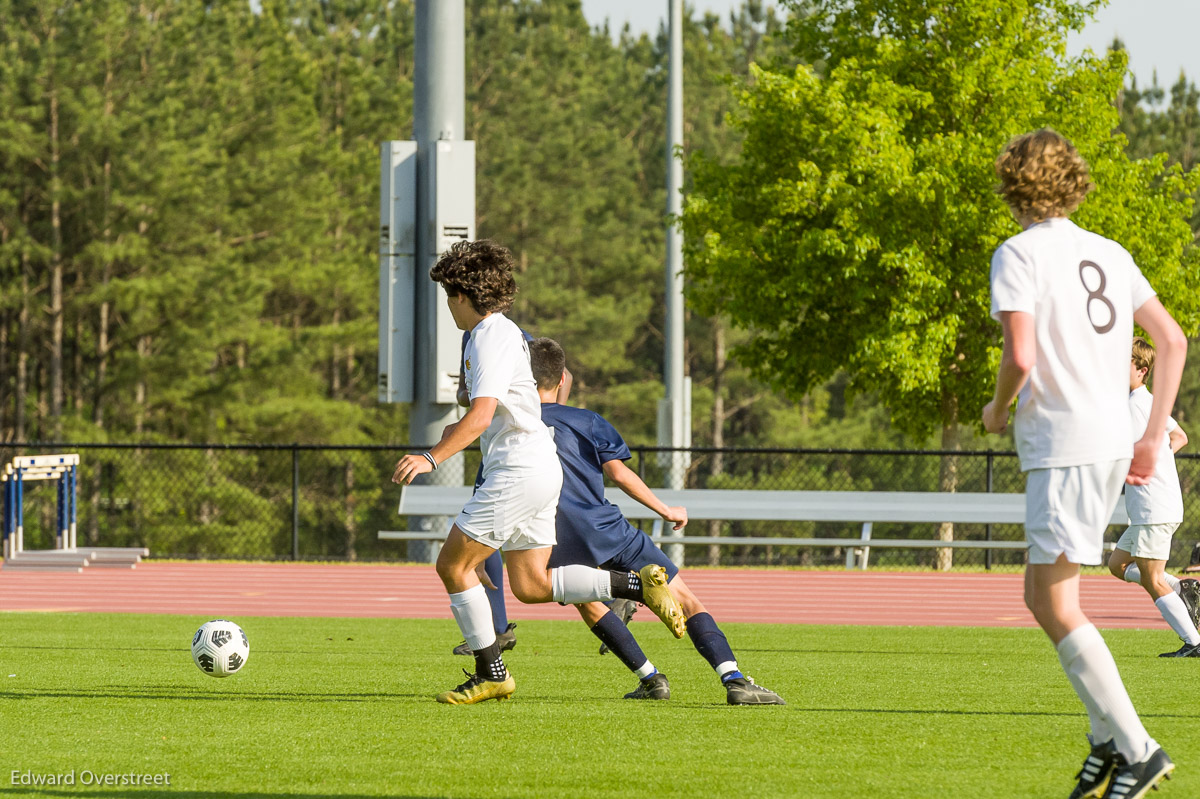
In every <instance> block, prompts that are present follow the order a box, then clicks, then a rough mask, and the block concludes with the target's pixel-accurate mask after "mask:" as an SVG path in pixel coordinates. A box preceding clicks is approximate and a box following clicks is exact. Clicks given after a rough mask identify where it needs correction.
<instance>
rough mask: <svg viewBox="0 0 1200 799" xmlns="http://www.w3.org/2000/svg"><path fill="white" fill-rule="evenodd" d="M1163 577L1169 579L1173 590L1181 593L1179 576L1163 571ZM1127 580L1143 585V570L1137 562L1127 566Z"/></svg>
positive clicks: (1168, 583)
mask: <svg viewBox="0 0 1200 799" xmlns="http://www.w3.org/2000/svg"><path fill="white" fill-rule="evenodd" d="M1163 579H1164V580H1166V581H1167V585H1169V586H1171V590H1172V591H1174V592H1175V593H1179V578H1178V577H1176V576H1174V575H1171V574H1167V573H1166V572H1163ZM1125 582H1127V583H1137V584H1138V585H1141V582H1142V571H1141V569H1139V568H1138V565H1137V564H1136V563H1130V564H1129V565H1128V566H1126V567H1125Z"/></svg>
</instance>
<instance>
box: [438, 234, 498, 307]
mask: <svg viewBox="0 0 1200 799" xmlns="http://www.w3.org/2000/svg"><path fill="white" fill-rule="evenodd" d="M429 277H430V279H431V280H433V281H434V282H436V283H440V284H441V286H442V288H444V289H445V290H446V293H447V294H449V295H451V296H455V297H456V296H458V295H460V294H461V295H466V297H467V299H469V300H470V301H471V305H472V307H474V308H475V310H476V312H478V313H481V314H489V313H495V312H500V313H503V312H504V311H507V310H508V309H509V308H511V307H512V304H513V298H514V297H516V296H517V281H516V280H514V279H513V257H512V253H510V252H509V251H508V248H507V247H502V246H500V245H499V244H497V243H496V242H494V241H492V240H490V239H479V240H478V241H456V242H455V243H454V244H453V245H452V246H451V247H450V249H449V250H447V251H446V253H445V255H443V256H442V257H441V258H439V259H438V262H437V263H436V264H434V265H433V268H432V269H430V270H429Z"/></svg>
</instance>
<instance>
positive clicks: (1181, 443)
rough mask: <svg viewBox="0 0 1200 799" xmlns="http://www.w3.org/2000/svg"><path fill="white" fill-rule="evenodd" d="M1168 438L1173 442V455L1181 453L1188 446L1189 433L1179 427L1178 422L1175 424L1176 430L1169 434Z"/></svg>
mask: <svg viewBox="0 0 1200 799" xmlns="http://www.w3.org/2000/svg"><path fill="white" fill-rule="evenodd" d="M1167 437H1168V438H1169V439H1170V441H1171V453H1172V454H1174V453H1176V452H1179V450H1181V449H1183V448H1184V447H1186V446H1187V444H1188V437H1187V433H1185V432H1184V431H1183V428H1182V427H1180V426H1179V423H1178V422H1176V423H1175V429H1174V430H1172V431H1171V432H1170V433H1168V434H1167Z"/></svg>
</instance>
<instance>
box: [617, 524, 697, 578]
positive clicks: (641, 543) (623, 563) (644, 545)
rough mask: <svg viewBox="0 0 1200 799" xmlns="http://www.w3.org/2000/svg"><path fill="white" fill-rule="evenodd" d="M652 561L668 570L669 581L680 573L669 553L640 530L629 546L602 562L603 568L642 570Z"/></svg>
mask: <svg viewBox="0 0 1200 799" xmlns="http://www.w3.org/2000/svg"><path fill="white" fill-rule="evenodd" d="M652 563H657V564H658V565H659V566H662V567H663V568H664V569H666V570H667V581H668V582H670V581H671V580H674V579H675V575H677V574H679V567H678V566H676V565H675V564H674V563H672V562H671V559H670V558H668V557H667V553H665V552H663V551H662V550H661V549H659V548H658V547H656V546H654V541H653V540H651V538H650V536H648V535H646V534H645V533H643V532H640V531H639V532H638V534H637V535H636V536H634V537H633V540H632V541H630V542H629V546H627V547H625V548H624V549H622V550H621V551H620V552H618V553H617V554H616V555H615V556H613V557H612V558H610V559H609V560H607V561H606V562H604V563H601V564H600V568H602V569H611V570H613V571H631V572H635V571H640V570H641V568H642V567H643V566H649V565H650V564H652Z"/></svg>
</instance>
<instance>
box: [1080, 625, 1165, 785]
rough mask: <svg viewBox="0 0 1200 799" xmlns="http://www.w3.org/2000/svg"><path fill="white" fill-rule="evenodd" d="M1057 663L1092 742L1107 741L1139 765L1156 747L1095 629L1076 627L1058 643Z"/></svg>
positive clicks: (1127, 759)
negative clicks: (1084, 717)
mask: <svg viewBox="0 0 1200 799" xmlns="http://www.w3.org/2000/svg"><path fill="white" fill-rule="evenodd" d="M1057 648H1058V659H1059V662H1060V663H1062V667H1063V671H1065V672H1066V673H1067V679H1069V680H1070V681H1071V685H1072V686H1073V687H1074V688H1075V693H1076V694H1078V695H1079V698H1080V700H1082V701H1083V704H1084V706H1085V707H1086V708H1087V711H1088V718H1089V719H1090V720H1091V723H1092V740H1093V741H1095V742H1098V743H1103V742H1104V741H1107V740H1109V739H1110V738H1111V739H1112V740H1113V741H1114V743H1116V745H1117V751H1118V752H1120V753H1121V754H1122V755H1124V756H1125V760H1126V761H1127V762H1129V763H1140V762H1142V761H1143V760H1145V759H1146V758H1147V757H1149V756H1150V753H1151V752H1152V751H1154V749H1155V748H1156V747H1157V746H1158V744H1156V743H1155V742H1154V739H1153V738H1151V737H1150V735H1149V733H1147V732H1146V728H1145V727H1143V726H1142V720H1141V719H1139V718H1138V714H1137V711H1136V710H1134V709H1133V702H1132V701H1131V700H1130V699H1129V694H1128V693H1127V692H1126V690H1125V684H1124V683H1122V682H1121V675H1120V673H1119V672H1118V671H1117V664H1116V661H1114V660H1113V657H1112V653H1111V652H1109V651H1108V645H1107V644H1105V643H1104V639H1103V638H1102V637H1101V636H1100V632H1099V630H1097V629H1096V627H1095V626H1094V625H1091V624H1084V625H1083V626H1081V627H1076V628H1075V629H1074V630H1072V631H1071V632H1070V633H1068V634H1067V637H1066V638H1064V639H1062V640H1061V641H1059V642H1058V647H1057Z"/></svg>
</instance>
